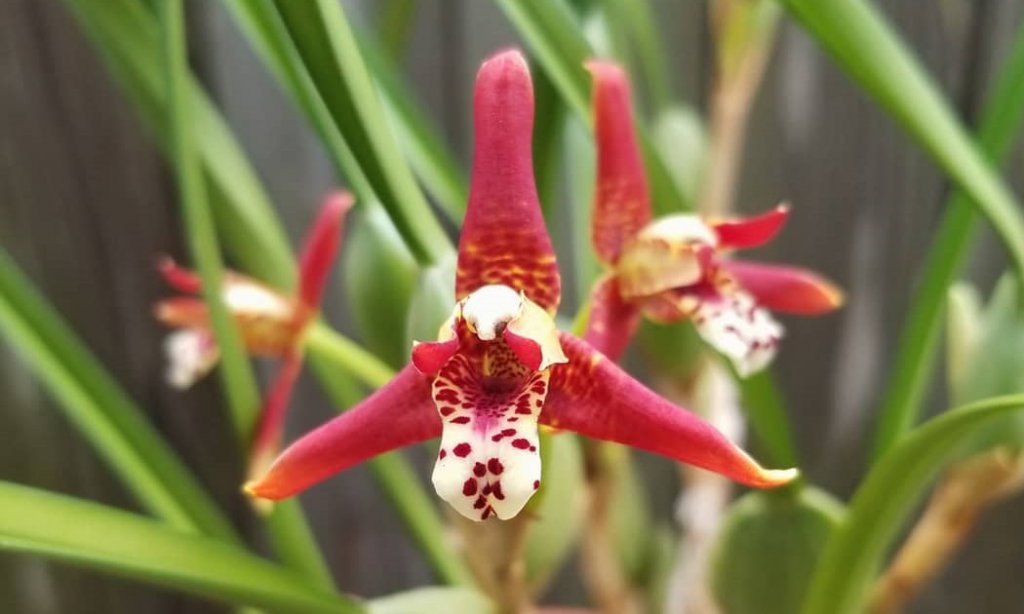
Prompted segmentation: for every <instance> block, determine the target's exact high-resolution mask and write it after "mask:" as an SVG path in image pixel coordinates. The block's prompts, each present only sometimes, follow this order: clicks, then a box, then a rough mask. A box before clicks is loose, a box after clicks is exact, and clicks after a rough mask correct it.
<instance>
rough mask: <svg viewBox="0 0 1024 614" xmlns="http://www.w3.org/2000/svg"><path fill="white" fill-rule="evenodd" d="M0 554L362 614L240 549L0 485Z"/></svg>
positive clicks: (267, 604)
mask: <svg viewBox="0 0 1024 614" xmlns="http://www.w3.org/2000/svg"><path fill="white" fill-rule="evenodd" d="M0 500H2V501H3V502H4V504H3V505H2V506H0V549H2V550H6V551H9V552H21V553H25V554H31V555H35V556H43V557H46V558H49V559H54V560H58V561H64V562H67V563H71V564H74V565H79V566H82V567H88V568H92V569H97V570H101V571H104V572H107V573H111V574H115V575H118V576H122V577H126V578H130V579H133V580H139V581H142V582H147V583H151V584H157V585H160V586H164V587H167V588H171V589H175V590H180V591H184V592H188V593H192V594H195V595H201V596H204V597H209V598H212V599H218V600H222V601H227V602H230V603H235V604H239V605H248V606H255V607H263V608H268V609H273V610H281V611H288V612H310V613H318V612H324V613H338V614H344V613H348V612H353V613H355V612H360V611H361V608H359V607H358V606H356V605H355V604H353V603H351V602H349V601H348V600H346V599H344V598H342V597H338V596H332V595H330V594H329V593H325V592H323V591H321V590H319V589H317V588H314V587H311V586H310V585H309V584H308V583H306V582H304V581H303V580H302V579H301V578H300V577H299V576H297V575H295V574H294V573H292V572H290V571H287V570H285V569H283V568H281V567H278V566H276V565H273V564H271V563H269V562H267V561H264V560H262V559H260V558H257V557H255V556H253V555H251V554H249V553H248V552H246V551H244V550H241V549H239V548H237V547H235V546H231V545H228V544H225V543H222V542H218V541H214V540H212V539H210V538H208V537H202V536H198V535H192V534H189V533H184V532H181V531H178V530H174V529H171V528H169V527H167V526H165V525H162V524H160V523H158V522H154V521H152V520H149V519H146V518H143V517H141V516H137V515H135V514H129V513H127V512H123V511H121V510H117V509H113V508H110V507H106V506H102V505H98V504H95V503H91V502H87V501H81V500H78V499H74V498H72V497H66V496H63V495H56V494H52V493H47V492H44V491H41V490H36V489H33V488H28V487H25V486H19V485H17V484H11V483H9V482H0Z"/></svg>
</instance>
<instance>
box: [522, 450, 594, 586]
mask: <svg viewBox="0 0 1024 614" xmlns="http://www.w3.org/2000/svg"><path fill="white" fill-rule="evenodd" d="M540 437H541V445H540V452H541V467H542V471H543V475H542V477H541V481H540V483H541V488H540V491H538V492H537V493H536V494H535V495H534V496H533V499H531V500H530V504H529V505H530V507H529V509H527V510H526V512H527V513H529V514H531V516H533V517H534V518H536V520H535V522H534V523H533V525H532V526H531V527H530V532H529V534H528V535H527V538H526V552H525V553H524V555H523V557H524V560H525V564H526V578H527V580H528V581H529V582H530V585H531V588H533V590H535V591H538V592H540V591H541V590H542V589H543V587H544V586H545V585H546V584H547V582H548V581H549V580H550V579H551V577H552V576H554V575H555V573H557V572H558V570H559V569H560V568H561V567H562V565H563V564H564V563H565V561H566V559H567V558H568V556H569V554H571V552H572V549H573V546H575V545H576V543H577V542H578V541H579V536H580V533H581V531H582V529H583V525H584V518H583V517H584V513H585V509H586V491H585V489H584V487H583V485H584V483H585V478H586V476H585V475H584V470H583V457H582V454H581V450H580V443H579V439H577V437H576V436H575V435H571V434H569V433H563V434H556V435H550V434H547V433H541V435H540Z"/></svg>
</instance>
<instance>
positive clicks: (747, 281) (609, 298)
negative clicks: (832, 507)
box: [585, 60, 843, 375]
mask: <svg viewBox="0 0 1024 614" xmlns="http://www.w3.org/2000/svg"><path fill="white" fill-rule="evenodd" d="M586 66H587V69H588V70H589V71H590V73H591V75H592V76H593V79H594V88H593V105H594V124H595V131H596V133H597V186H596V189H595V192H594V212H593V227H592V235H593V236H592V238H593V242H594V249H595V250H596V251H597V255H598V257H599V258H600V260H601V261H602V262H603V263H604V264H605V265H606V266H607V267H608V268H609V269H610V272H609V274H608V275H606V276H605V277H603V278H602V279H601V280H600V281H599V282H598V283H597V285H596V286H595V288H594V291H593V295H592V297H591V298H592V307H591V316H590V322H589V328H588V330H587V333H586V335H585V339H586V340H587V341H589V342H590V343H591V344H592V345H593V346H594V347H596V348H598V349H599V350H601V351H602V352H604V353H605V355H606V356H608V357H609V358H611V359H613V360H617V359H618V358H619V356H620V355H621V354H622V352H623V351H624V350H625V348H626V346H627V345H628V344H629V341H630V339H631V338H632V336H633V333H634V332H635V331H636V326H637V324H638V323H639V316H640V314H641V313H642V314H644V315H646V316H647V317H649V318H650V319H652V320H654V321H657V322H662V323H669V322H678V321H681V320H690V321H692V322H693V323H694V324H695V325H696V327H697V331H698V332H699V333H700V335H701V337H703V338H704V340H705V341H706V342H707V343H708V344H710V345H711V346H712V347H714V348H715V349H717V350H718V351H720V352H721V353H722V354H724V355H725V356H727V357H728V358H729V359H730V360H732V362H733V364H734V365H735V366H736V369H737V371H738V372H739V373H740V374H741V375H748V374H750V373H753V372H756V371H758V370H760V369H762V368H763V367H764V366H766V365H767V364H768V362H770V361H771V359H772V357H773V356H774V354H775V350H776V348H777V346H778V342H779V339H780V338H781V336H782V327H781V326H780V325H779V324H778V323H777V322H776V321H775V320H774V319H772V317H771V315H770V314H769V313H768V310H769V309H772V310H776V311H781V312H786V313H793V314H802V315H816V314H821V313H825V312H827V311H831V310H833V309H836V308H837V307H839V306H840V305H841V304H842V301H843V297H842V293H841V292H840V291H839V289H838V288H836V287H835V286H834V285H833V284H831V283H830V282H828V281H826V280H824V279H822V278H821V277H819V276H818V275H815V274H814V273H811V272H809V271H806V270H803V269H799V268H794V267H788V266H777V265H769V264H754V263H748V262H742V261H737V260H733V259H731V258H729V257H728V252H730V251H731V250H735V249H749V248H753V247H758V246H760V245H763V244H764V243H767V242H768V241H770V240H771V239H772V238H774V237H775V235H776V234H777V233H778V232H779V230H781V228H782V225H783V224H784V223H785V221H786V218H787V217H788V215H789V208H788V207H787V206H786V205H779V206H778V207H776V208H775V209H773V210H771V211H769V212H767V213H765V214H762V215H760V216H757V217H753V218H748V219H733V220H718V221H715V220H704V219H702V218H700V217H699V216H697V215H692V214H678V215H670V216H668V217H664V218H661V219H659V220H656V221H654V222H651V207H650V194H649V190H648V186H647V179H646V177H645V175H644V167H643V161H642V158H641V157H640V150H639V148H638V146H637V140H636V134H635V132H634V128H633V119H632V118H633V111H632V103H631V101H630V93H629V81H628V79H627V78H626V75H625V73H624V72H623V70H622V69H621V68H620V67H619V66H617V65H615V64H613V63H611V62H606V61H600V60H592V61H590V62H587V65H586Z"/></svg>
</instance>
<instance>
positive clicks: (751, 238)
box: [711, 203, 789, 249]
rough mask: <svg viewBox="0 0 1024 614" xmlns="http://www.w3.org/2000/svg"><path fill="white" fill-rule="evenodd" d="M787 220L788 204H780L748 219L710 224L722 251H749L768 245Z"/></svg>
mask: <svg viewBox="0 0 1024 614" xmlns="http://www.w3.org/2000/svg"><path fill="white" fill-rule="evenodd" d="M788 219H789V204H788V203H780V204H778V205H776V206H775V208H774V209H772V210H770V211H768V212H766V213H762V214H761V215H757V216H754V217H748V218H739V219H728V220H721V221H713V222H711V227H712V228H713V229H714V232H715V234H716V235H718V242H719V244H720V246H721V247H722V248H724V249H751V248H754V247H760V246H761V245H764V244H765V243H768V242H769V241H771V240H772V239H774V238H775V236H776V235H778V234H779V231H780V230H782V227H783V226H784V225H785V224H786V220H788Z"/></svg>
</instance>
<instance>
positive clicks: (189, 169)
mask: <svg viewBox="0 0 1024 614" xmlns="http://www.w3.org/2000/svg"><path fill="white" fill-rule="evenodd" d="M160 15H161V22H162V24H163V35H164V54H165V61H166V65H167V81H168V89H169V94H168V100H169V102H170V104H169V111H170V118H169V123H170V127H171V128H170V131H171V134H172V142H173V146H172V147H171V151H172V157H173V160H174V166H175V168H176V170H177V173H178V189H179V192H180V197H181V203H182V212H183V215H184V218H185V226H186V230H187V235H188V239H189V245H190V247H191V250H192V256H193V259H194V260H195V263H196V265H197V268H198V270H199V276H200V277H201V278H202V281H203V298H204V301H205V303H206V305H207V308H208V309H209V312H210V321H211V324H212V326H213V332H214V336H215V338H216V341H217V347H218V348H219V349H220V355H221V358H220V368H219V369H218V373H219V374H220V376H221V382H222V384H223V388H224V390H225V392H226V396H227V400H228V407H229V408H230V410H231V415H232V417H233V419H234V423H235V430H236V433H237V435H238V438H239V441H241V442H249V439H250V437H251V436H252V428H253V426H254V424H255V420H256V417H257V415H258V412H259V409H260V406H261V401H260V391H259V388H258V386H257V384H256V378H255V376H254V375H253V372H252V367H251V365H250V364H249V359H248V356H247V355H246V353H245V348H244V347H243V345H242V339H241V334H240V332H239V330H238V327H237V323H236V322H235V320H234V319H233V318H232V317H231V315H230V314H229V313H228V309H227V306H226V305H225V304H224V301H223V290H222V283H223V279H224V270H223V263H222V262H221V256H220V246H219V244H218V240H217V233H216V230H215V228H214V222H213V215H212V213H211V212H210V207H209V203H208V202H207V199H206V184H205V181H204V179H203V176H202V174H201V167H200V164H199V158H198V156H197V155H196V150H195V148H194V145H193V140H192V139H193V133H192V126H193V124H192V123H191V119H190V113H191V103H192V101H193V97H192V96H191V94H192V92H191V90H190V89H188V74H189V73H188V65H187V53H186V43H185V41H186V39H185V25H184V8H183V6H182V3H181V0H163V3H162V5H161V13H160ZM245 447H247V446H245ZM266 526H267V529H268V531H269V532H270V534H271V538H272V540H273V541H274V542H275V545H276V546H278V552H279V554H281V555H282V558H283V559H284V560H285V561H286V562H287V563H288V564H290V565H292V566H294V567H296V568H297V569H299V570H301V571H302V572H305V573H307V574H308V575H309V577H310V579H312V580H313V581H315V582H317V583H318V584H319V586H321V587H324V588H328V589H333V581H332V579H331V577H330V571H329V570H328V568H327V564H326V563H325V562H324V560H323V557H322V556H321V554H320V552H319V550H318V549H317V546H316V542H315V541H314V540H313V539H312V537H311V533H310V532H309V529H308V527H307V526H306V523H305V518H304V517H303V516H302V514H301V511H300V510H299V509H298V508H291V507H288V508H285V509H284V510H279V511H276V512H273V513H272V514H271V515H270V516H269V517H268V519H267V523H266Z"/></svg>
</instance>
